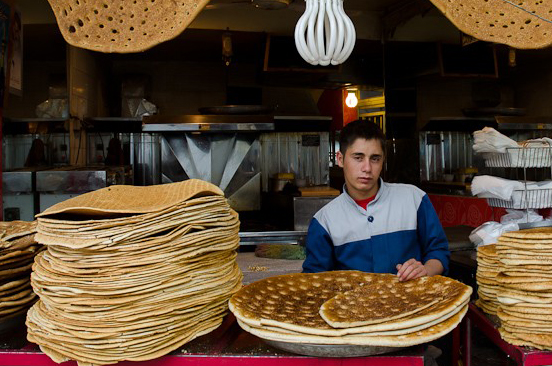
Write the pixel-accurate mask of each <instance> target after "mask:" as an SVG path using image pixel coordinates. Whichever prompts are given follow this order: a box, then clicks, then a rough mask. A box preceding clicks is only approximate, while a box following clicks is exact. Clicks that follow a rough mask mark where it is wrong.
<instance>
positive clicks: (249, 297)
mask: <svg viewBox="0 0 552 366" xmlns="http://www.w3.org/2000/svg"><path fill="white" fill-rule="evenodd" d="M471 292H472V289H471V287H469V286H466V285H464V284H462V283H460V282H457V281H455V280H452V279H450V278H446V277H441V276H434V277H422V278H418V279H415V280H411V281H407V282H399V281H398V280H397V276H396V275H391V274H373V273H363V272H358V271H333V272H322V273H297V274H288V275H281V276H275V277H269V278H267V279H264V280H261V281H258V282H254V283H252V284H250V285H248V286H246V287H244V288H243V289H242V290H240V291H239V292H238V293H236V294H235V295H234V296H233V297H232V298H231V299H230V310H231V311H232V312H233V313H234V315H235V316H236V318H237V319H238V322H239V324H240V325H241V327H242V328H243V329H245V330H246V331H248V332H250V333H252V334H254V335H257V336H259V337H261V338H264V339H268V340H272V341H281V342H292V343H314V344H327V345H331V344H334V345H335V344H340V345H366V346H389V347H405V346H411V345H415V344H419V343H424V342H428V341H431V340H433V339H436V338H439V337H441V336H443V335H444V334H446V333H448V332H449V331H450V330H452V329H454V327H456V325H457V324H458V323H459V322H460V321H461V320H462V317H463V316H464V314H465V313H466V310H467V302H468V301H469V298H470V294H471Z"/></svg>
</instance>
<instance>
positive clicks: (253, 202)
mask: <svg viewBox="0 0 552 366" xmlns="http://www.w3.org/2000/svg"><path fill="white" fill-rule="evenodd" d="M260 189H261V173H257V174H256V175H255V176H253V178H251V179H250V180H248V181H247V182H246V183H245V184H244V185H243V186H241V187H240V188H239V189H238V190H237V191H235V192H233V193H232V194H231V195H230V196H229V197H228V203H229V204H230V207H232V208H233V209H234V210H236V211H249V210H252V209H256V208H260V207H261V196H260V194H259V192H260ZM228 191H230V190H228Z"/></svg>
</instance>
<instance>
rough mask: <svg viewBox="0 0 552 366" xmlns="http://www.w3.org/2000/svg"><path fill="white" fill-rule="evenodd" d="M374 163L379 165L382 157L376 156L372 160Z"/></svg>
mask: <svg viewBox="0 0 552 366" xmlns="http://www.w3.org/2000/svg"><path fill="white" fill-rule="evenodd" d="M371 160H372V161H373V162H374V163H377V162H379V161H380V160H381V157H379V156H374V157H373V158H372V159H371Z"/></svg>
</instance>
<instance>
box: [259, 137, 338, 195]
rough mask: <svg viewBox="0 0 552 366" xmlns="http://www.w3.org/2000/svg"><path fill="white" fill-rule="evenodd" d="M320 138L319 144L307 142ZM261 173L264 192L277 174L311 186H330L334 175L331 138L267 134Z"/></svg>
mask: <svg viewBox="0 0 552 366" xmlns="http://www.w3.org/2000/svg"><path fill="white" fill-rule="evenodd" d="M311 137H316V139H319V140H318V144H316V143H315V144H310V143H307V142H306V141H307V140H308V139H309V138H311ZM260 142H261V152H262V158H261V166H262V168H261V172H262V179H261V180H262V184H263V187H262V188H263V192H268V191H269V181H270V178H271V177H273V176H274V175H275V174H277V173H294V174H295V179H299V180H305V182H306V184H307V185H328V183H329V180H330V178H329V171H330V137H329V133H328V132H277V133H263V134H261V138H260Z"/></svg>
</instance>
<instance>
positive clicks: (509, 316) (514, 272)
mask: <svg viewBox="0 0 552 366" xmlns="http://www.w3.org/2000/svg"><path fill="white" fill-rule="evenodd" d="M496 251H497V254H498V258H499V259H500V261H501V262H502V263H503V267H502V268H501V272H500V273H499V274H498V275H497V277H496V281H497V282H499V283H500V291H499V293H498V295H497V299H498V301H499V302H500V308H499V310H498V312H497V315H498V316H499V318H500V320H501V328H500V334H501V335H502V338H503V339H504V340H506V341H507V342H510V343H512V344H515V345H520V346H532V347H536V348H539V349H547V350H552V325H551V323H550V320H552V228H549V227H548V228H534V229H527V230H520V231H513V232H509V233H505V234H503V235H502V236H501V237H500V238H499V239H498V243H497V245H496Z"/></svg>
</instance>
